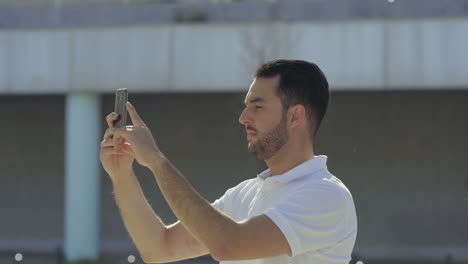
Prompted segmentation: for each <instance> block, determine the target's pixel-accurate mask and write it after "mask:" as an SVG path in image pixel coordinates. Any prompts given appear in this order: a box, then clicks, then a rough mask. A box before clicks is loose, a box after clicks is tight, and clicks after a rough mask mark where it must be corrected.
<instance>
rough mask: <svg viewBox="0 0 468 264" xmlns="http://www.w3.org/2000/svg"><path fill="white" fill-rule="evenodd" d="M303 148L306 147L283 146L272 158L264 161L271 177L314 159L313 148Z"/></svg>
mask: <svg viewBox="0 0 468 264" xmlns="http://www.w3.org/2000/svg"><path fill="white" fill-rule="evenodd" d="M304 146H307V144H305V145H302V146H301V147H297V146H296V147H294V146H287V145H284V146H283V148H281V149H280V150H278V152H277V153H276V154H275V155H274V156H273V157H271V158H269V159H268V160H265V163H266V164H267V166H268V168H269V169H270V173H271V176H275V175H281V174H283V173H285V172H287V171H289V170H291V169H292V168H294V167H296V166H298V165H300V164H302V163H304V162H306V161H308V160H310V159H312V158H313V157H314V150H313V148H312V147H310V148H308V147H304Z"/></svg>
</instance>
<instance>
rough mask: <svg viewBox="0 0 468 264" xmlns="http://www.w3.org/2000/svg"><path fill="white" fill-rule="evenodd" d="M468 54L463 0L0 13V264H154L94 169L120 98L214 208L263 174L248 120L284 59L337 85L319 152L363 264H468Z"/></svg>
mask: <svg viewBox="0 0 468 264" xmlns="http://www.w3.org/2000/svg"><path fill="white" fill-rule="evenodd" d="M467 47H468V1H467V0H289V1H286V0H284V1H280V0H277V1H266V0H250V1H249V0H243V1H241V0H237V1H235V0H231V1H227V0H225V1H223V0H218V1H214V0H213V1H209V0H178V1H176V0H174V1H169V0H166V1H156V0H0V113H1V116H2V118H1V124H0V127H1V129H0V138H1V140H2V148H1V150H2V151H1V152H0V177H1V178H0V179H1V180H0V263H27V264H46V263H47V264H49V263H51V264H55V263H63V257H67V258H68V259H71V260H77V259H81V258H89V259H96V258H98V257H101V258H104V259H105V260H106V261H107V262H106V263H118V264H122V263H143V262H142V260H141V259H140V258H139V255H138V253H137V251H136V249H135V247H134V246H133V243H132V242H131V239H130V238H129V235H128V234H127V232H126V230H125V227H124V225H123V223H122V220H121V218H120V215H119V212H118V209H117V207H116V205H115V202H114V198H113V194H112V186H111V184H110V181H109V179H108V176H107V175H106V174H105V172H104V171H103V169H102V168H101V165H100V163H99V158H98V148H99V142H100V141H101V138H102V134H103V133H104V130H105V128H106V123H105V116H106V115H107V114H108V113H110V112H111V111H113V108H114V92H115V90H116V89H117V88H121V87H127V88H128V89H129V100H130V101H131V102H132V103H133V104H134V105H135V107H136V108H137V110H138V111H139V112H140V115H141V116H142V118H143V119H144V120H146V122H147V123H148V125H149V127H150V128H151V129H152V131H153V134H154V135H155V136H156V137H157V141H158V144H159V146H160V148H161V149H162V151H163V152H164V153H165V154H166V155H167V156H168V157H169V159H170V160H171V161H172V162H173V163H174V164H175V165H176V166H177V167H178V168H179V169H180V170H181V171H182V172H183V173H184V174H185V176H186V177H187V178H188V179H189V181H190V182H191V183H192V184H193V185H194V186H195V188H196V189H197V190H198V191H199V192H200V193H201V194H202V195H203V196H204V197H205V198H206V199H208V200H210V201H214V200H215V199H216V198H218V197H220V196H221V195H222V194H224V192H225V190H227V189H228V188H229V187H232V186H234V185H236V184H237V183H239V182H240V181H243V180H245V179H247V178H251V177H255V176H256V174H257V173H260V172H261V171H263V170H264V169H265V164H264V163H263V161H261V160H258V159H257V158H256V157H254V156H252V155H251V154H249V153H248V152H247V142H246V140H245V135H244V130H243V127H242V126H241V125H240V124H239V123H238V117H239V114H240V112H241V110H242V108H243V99H244V96H245V93H246V92H247V90H248V87H249V85H250V82H251V73H252V71H253V70H254V69H255V67H256V66H257V65H259V64H260V63H263V62H266V61H268V60H272V59H279V58H285V59H304V60H308V61H311V62H314V63H317V64H318V65H319V66H320V67H321V68H322V70H323V71H324V73H325V74H326V76H327V77H328V79H329V83H330V88H331V101H330V107H329V111H328V113H327V116H326V118H325V120H324V122H323V124H322V127H321V130H320V132H319V134H318V137H317V138H316V139H317V142H316V143H315V150H316V153H317V154H323V155H328V157H329V159H328V166H329V170H330V171H331V172H332V173H334V174H335V175H336V176H337V177H338V178H340V179H341V180H342V181H343V182H344V183H345V184H346V185H347V186H348V188H349V189H350V190H351V192H352V194H353V197H354V201H355V204H356V210H357V216H358V236H357V241H356V245H355V249H354V254H353V260H352V261H351V262H352V263H361V264H362V263H411V264H416V263H468V225H467V223H468V152H467V146H468V139H467V135H468V122H467V121H468V51H467ZM135 170H136V173H137V176H138V177H139V179H140V181H141V184H142V187H143V189H144V191H145V193H146V195H147V198H148V200H149V202H150V204H151V205H152V207H153V208H154V209H155V211H156V213H157V214H158V215H159V216H160V217H161V218H162V219H163V221H164V222H165V223H166V224H170V223H172V222H174V221H176V219H175V217H174V215H173V213H172V212H171V210H170V209H169V208H168V206H167V204H166V202H165V201H164V199H163V197H162V195H161V193H160V192H159V190H158V187H157V186H156V184H155V181H154V178H153V177H152V175H151V173H150V172H149V171H148V170H146V169H144V168H141V167H140V166H135ZM181 263H215V262H214V261H213V260H212V259H211V258H210V257H209V256H204V257H201V258H197V259H194V260H188V261H184V262H181Z"/></svg>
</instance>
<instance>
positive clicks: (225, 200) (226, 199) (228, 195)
mask: <svg viewBox="0 0 468 264" xmlns="http://www.w3.org/2000/svg"><path fill="white" fill-rule="evenodd" d="M234 188H235V187H232V188H230V189H228V190H227V191H226V192H225V193H224V195H223V196H221V197H219V198H218V199H216V200H215V201H214V202H213V203H212V204H211V205H212V206H213V207H214V208H216V209H218V210H219V211H221V212H223V213H227V212H226V211H227V208H229V207H230V205H231V201H232V194H233V191H234Z"/></svg>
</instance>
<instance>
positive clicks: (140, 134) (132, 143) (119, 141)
mask: <svg viewBox="0 0 468 264" xmlns="http://www.w3.org/2000/svg"><path fill="white" fill-rule="evenodd" d="M127 111H128V113H129V114H130V118H131V120H132V123H133V126H126V127H125V128H108V129H107V131H106V133H105V135H104V139H106V138H112V141H113V146H114V151H115V153H122V154H127V155H130V156H131V157H134V158H135V159H136V160H137V162H138V163H140V165H142V166H144V167H150V165H154V164H155V163H157V162H158V161H159V160H161V159H163V158H164V155H163V154H162V153H161V151H160V150H159V148H158V147H157V146H156V142H155V140H154V138H153V135H152V134H151V131H150V130H149V128H148V127H147V126H146V124H145V123H144V122H143V120H142V119H141V117H140V115H139V114H138V113H137V111H136V110H135V108H134V107H133V106H132V105H131V104H130V103H129V102H127Z"/></svg>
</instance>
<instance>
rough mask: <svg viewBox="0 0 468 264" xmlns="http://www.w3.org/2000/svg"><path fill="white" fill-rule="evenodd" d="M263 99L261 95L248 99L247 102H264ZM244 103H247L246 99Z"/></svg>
mask: <svg viewBox="0 0 468 264" xmlns="http://www.w3.org/2000/svg"><path fill="white" fill-rule="evenodd" d="M264 102H265V99H263V98H262V97H255V98H252V99H250V100H249V103H264ZM244 104H245V105H247V101H244Z"/></svg>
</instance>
